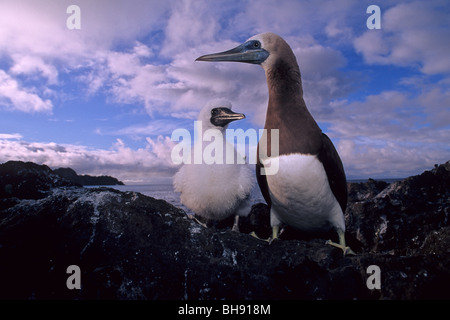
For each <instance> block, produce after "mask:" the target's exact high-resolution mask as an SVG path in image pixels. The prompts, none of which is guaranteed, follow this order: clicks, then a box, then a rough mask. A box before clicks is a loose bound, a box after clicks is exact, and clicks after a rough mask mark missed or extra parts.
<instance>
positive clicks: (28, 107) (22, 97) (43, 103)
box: [0, 69, 53, 112]
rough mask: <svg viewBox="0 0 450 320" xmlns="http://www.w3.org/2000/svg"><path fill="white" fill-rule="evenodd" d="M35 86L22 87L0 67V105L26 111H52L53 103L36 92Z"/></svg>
mask: <svg viewBox="0 0 450 320" xmlns="http://www.w3.org/2000/svg"><path fill="white" fill-rule="evenodd" d="M32 91H33V88H22V87H21V86H20V85H19V83H18V82H17V81H16V80H14V79H13V78H11V77H10V76H9V75H8V74H7V73H6V72H5V71H3V70H1V69H0V106H1V105H3V106H6V107H7V108H8V109H13V110H19V111H24V112H51V110H52V108H53V104H52V102H51V101H50V100H48V99H46V100H43V99H42V98H41V97H39V96H38V95H37V94H35V93H34V92H32Z"/></svg>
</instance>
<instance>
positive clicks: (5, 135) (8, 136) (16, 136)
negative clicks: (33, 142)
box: [0, 133, 23, 140]
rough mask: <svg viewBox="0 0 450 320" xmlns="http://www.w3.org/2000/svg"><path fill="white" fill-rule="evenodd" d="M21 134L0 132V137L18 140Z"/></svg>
mask: <svg viewBox="0 0 450 320" xmlns="http://www.w3.org/2000/svg"><path fill="white" fill-rule="evenodd" d="M22 138H23V136H22V135H21V134H20V133H0V139H4V140H11V139H13V140H20V139H22Z"/></svg>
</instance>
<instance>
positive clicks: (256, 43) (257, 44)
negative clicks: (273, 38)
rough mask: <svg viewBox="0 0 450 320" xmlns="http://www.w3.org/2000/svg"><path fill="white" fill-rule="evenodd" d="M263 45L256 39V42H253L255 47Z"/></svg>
mask: <svg viewBox="0 0 450 320" xmlns="http://www.w3.org/2000/svg"><path fill="white" fill-rule="evenodd" d="M260 46H261V44H260V43H259V42H258V41H255V42H254V43H253V47H254V48H259V47H260Z"/></svg>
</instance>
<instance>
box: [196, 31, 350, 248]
mask: <svg viewBox="0 0 450 320" xmlns="http://www.w3.org/2000/svg"><path fill="white" fill-rule="evenodd" d="M197 61H234V62H246V63H252V64H259V65H261V66H262V68H263V69H264V71H265V74H266V79H267V86H268V89H269V102H268V107H267V114H266V121H265V126H264V128H265V129H267V131H266V133H267V137H266V139H261V140H260V142H259V144H258V157H257V158H258V161H257V165H256V176H257V180H258V184H259V187H260V189H261V192H262V194H263V196H264V199H265V200H266V202H267V204H268V205H269V207H270V220H271V221H270V223H271V226H272V230H273V232H272V239H271V240H274V239H276V238H277V237H278V234H279V230H280V225H282V224H287V225H290V226H292V227H294V228H296V229H299V230H304V231H313V232H314V231H326V230H328V229H330V228H334V229H335V230H336V232H337V234H338V236H339V244H337V243H334V242H332V241H327V243H328V244H331V245H333V246H336V247H339V248H341V249H342V250H343V251H344V255H345V254H354V252H353V251H352V250H351V249H350V247H347V246H346V245H345V220H344V212H345V209H346V206H347V182H346V177H345V172H344V167H343V165H342V162H341V159H340V157H339V155H338V153H337V151H336V149H335V147H334V146H333V143H332V142H331V140H330V139H329V138H328V136H327V135H325V134H324V133H322V130H321V129H320V128H319V126H318V125H317V123H316V121H315V120H314V118H313V117H312V115H311V114H310V112H309V111H308V109H307V107H306V104H305V101H304V100H303V89H302V81H301V76H300V69H299V67H298V64H297V59H296V57H295V55H294V53H293V51H292V49H291V48H290V46H289V45H288V44H287V43H286V41H285V40H284V39H283V38H281V37H280V36H278V35H276V34H273V33H263V34H259V35H256V36H253V37H251V38H250V39H249V40H247V41H246V42H245V43H243V44H241V45H239V46H238V47H236V48H234V49H231V50H228V51H224V52H220V53H214V54H208V55H204V56H201V57H199V58H197ZM271 129H278V130H279V131H278V133H279V144H278V149H279V150H278V154H276V150H271V146H272V142H271V133H272V131H271ZM272 151H275V152H273V153H274V154H272ZM266 155H268V156H266ZM275 162H276V164H277V166H278V171H277V172H276V173H275V174H264V173H265V172H264V170H262V169H264V168H265V167H266V168H268V167H271V166H272V165H274V164H275ZM266 173H267V172H266Z"/></svg>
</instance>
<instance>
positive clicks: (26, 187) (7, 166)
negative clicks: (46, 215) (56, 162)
mask: <svg viewBox="0 0 450 320" xmlns="http://www.w3.org/2000/svg"><path fill="white" fill-rule="evenodd" d="M67 186H80V185H78V184H76V183H73V182H70V181H68V180H65V179H62V178H61V177H60V176H58V175H56V174H55V173H54V172H53V171H52V170H51V169H50V168H49V167H47V166H45V165H38V164H35V163H32V162H22V161H8V162H6V163H4V164H0V199H10V198H18V199H42V198H44V197H45V196H46V195H47V192H48V191H49V190H51V189H52V188H55V187H67Z"/></svg>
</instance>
